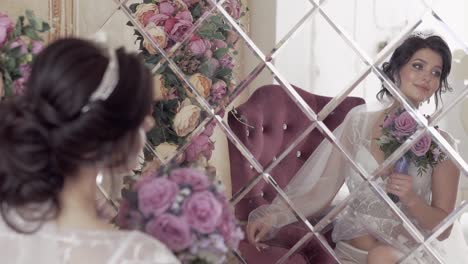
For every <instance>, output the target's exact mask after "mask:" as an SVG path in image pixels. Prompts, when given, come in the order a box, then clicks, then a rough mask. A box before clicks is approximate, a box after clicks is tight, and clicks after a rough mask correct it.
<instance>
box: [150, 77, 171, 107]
mask: <svg viewBox="0 0 468 264" xmlns="http://www.w3.org/2000/svg"><path fill="white" fill-rule="evenodd" d="M168 95H169V89H167V87H166V86H165V85H164V77H163V76H162V75H161V74H156V75H155V76H154V77H153V100H154V101H159V100H165V99H166V98H167V97H168Z"/></svg>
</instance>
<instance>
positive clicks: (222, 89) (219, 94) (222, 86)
mask: <svg viewBox="0 0 468 264" xmlns="http://www.w3.org/2000/svg"><path fill="white" fill-rule="evenodd" d="M226 90H227V85H226V83H225V82H224V81H222V80H218V81H217V82H216V83H215V84H213V87H212V89H211V93H212V94H213V99H214V100H216V101H218V100H221V99H223V98H224V96H225V95H226Z"/></svg>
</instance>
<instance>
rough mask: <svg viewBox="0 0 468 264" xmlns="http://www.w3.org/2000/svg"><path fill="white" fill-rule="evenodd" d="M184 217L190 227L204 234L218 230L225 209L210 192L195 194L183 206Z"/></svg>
mask: <svg viewBox="0 0 468 264" xmlns="http://www.w3.org/2000/svg"><path fill="white" fill-rule="evenodd" d="M183 208H184V216H185V218H186V219H187V222H188V223H189V224H190V226H191V227H192V228H193V229H195V230H197V231H198V232H200V233H202V234H209V233H211V232H214V231H215V230H216V227H217V226H218V224H219V222H220V221H221V215H222V212H223V208H222V206H221V203H220V202H219V201H218V200H217V199H216V197H215V196H214V195H213V193H211V192H210V191H202V192H197V193H194V194H193V195H192V196H191V197H190V198H188V199H187V200H185V202H184V204H183Z"/></svg>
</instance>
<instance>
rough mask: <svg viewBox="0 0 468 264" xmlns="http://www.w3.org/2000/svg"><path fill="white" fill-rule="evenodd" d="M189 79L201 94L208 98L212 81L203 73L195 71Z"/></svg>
mask: <svg viewBox="0 0 468 264" xmlns="http://www.w3.org/2000/svg"><path fill="white" fill-rule="evenodd" d="M189 81H190V82H191V83H192V85H193V86H194V87H195V89H196V90H197V91H198V93H199V94H200V95H202V96H203V97H205V98H207V97H208V96H209V95H210V91H211V85H212V81H211V79H210V78H208V77H206V76H204V75H203V74H201V73H195V74H194V75H192V76H190V79H189Z"/></svg>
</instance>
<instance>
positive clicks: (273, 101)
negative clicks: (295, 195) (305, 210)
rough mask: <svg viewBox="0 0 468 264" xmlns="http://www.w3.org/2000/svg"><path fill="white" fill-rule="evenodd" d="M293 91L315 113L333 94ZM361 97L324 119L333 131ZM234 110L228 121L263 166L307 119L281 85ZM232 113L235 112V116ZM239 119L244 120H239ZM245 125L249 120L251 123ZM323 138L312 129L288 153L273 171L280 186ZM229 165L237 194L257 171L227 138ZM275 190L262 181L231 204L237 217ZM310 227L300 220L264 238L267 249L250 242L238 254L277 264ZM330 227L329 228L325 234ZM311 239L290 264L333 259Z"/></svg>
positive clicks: (268, 199) (243, 217) (266, 88)
mask: <svg viewBox="0 0 468 264" xmlns="http://www.w3.org/2000/svg"><path fill="white" fill-rule="evenodd" d="M295 89H296V91H297V92H298V93H299V95H300V96H302V98H303V99H304V101H305V102H306V103H307V104H308V105H309V106H310V107H311V108H312V109H313V110H314V111H315V112H316V113H318V112H319V111H320V110H321V109H322V108H323V107H324V106H325V105H326V104H327V103H328V102H329V101H330V100H331V99H332V98H331V97H324V96H318V95H313V94H311V93H308V92H306V91H303V90H301V89H299V88H296V87H295ZM363 103H364V100H363V99H362V98H356V97H348V98H346V99H345V100H344V101H343V102H342V103H341V104H340V105H339V106H338V107H337V108H336V109H335V110H334V111H333V112H332V113H331V114H330V115H329V116H328V117H327V118H326V119H325V120H324V123H325V124H326V125H327V126H328V128H329V129H330V130H334V129H335V128H336V127H337V126H338V125H339V124H340V123H341V122H342V121H343V119H344V117H345V116H346V114H347V113H348V112H349V110H350V109H351V108H353V107H355V106H357V105H360V104H363ZM236 110H237V113H236V114H234V113H232V112H230V113H229V116H228V123H229V126H230V127H231V129H232V130H233V131H234V132H235V134H236V135H237V136H238V137H239V139H240V140H241V141H242V142H243V143H244V144H245V145H246V146H247V147H248V148H249V149H250V151H251V152H252V154H253V155H254V157H255V158H256V159H257V160H258V161H259V162H260V164H262V166H265V165H267V164H269V163H270V162H271V160H272V159H273V158H274V157H277V156H278V155H279V154H281V152H282V151H283V150H284V149H285V148H286V147H287V146H289V145H290V144H291V143H292V142H293V141H294V140H295V139H296V137H297V136H298V135H299V134H300V133H301V132H302V131H304V130H305V129H306V127H308V126H309V125H310V124H311V122H310V121H307V120H308V118H307V117H306V116H305V114H304V113H303V112H302V111H301V110H300V109H299V108H298V107H297V106H296V105H295V103H294V102H293V100H291V97H289V96H288V95H287V94H286V92H285V91H284V90H283V88H282V87H281V86H278V85H266V86H262V87H260V88H258V89H257V90H256V91H255V92H254V93H253V94H252V96H251V97H250V98H249V100H248V101H247V102H245V103H244V104H243V105H241V106H239V107H238V108H237V109H236ZM234 115H236V116H234ZM239 117H242V119H243V121H242V122H241V121H239ZM245 123H247V124H249V126H253V128H252V127H249V126H246V125H245ZM322 140H323V136H322V135H321V133H320V132H319V131H317V129H314V130H313V131H312V132H311V133H310V134H309V135H308V136H307V137H306V138H305V139H304V140H303V141H302V142H301V143H300V144H299V145H298V146H297V147H296V148H295V149H294V150H293V151H291V152H290V153H289V154H288V156H287V157H285V158H284V160H283V161H281V163H280V164H279V166H277V167H276V168H275V169H273V171H272V172H271V174H272V176H273V177H274V178H275V180H276V181H277V182H278V184H279V185H280V186H281V187H285V186H286V185H287V183H288V182H289V180H290V178H291V177H292V176H294V174H295V173H296V172H297V171H298V170H299V169H300V167H301V166H302V165H303V164H304V162H305V161H306V160H307V158H308V157H309V156H310V154H312V152H313V151H314V150H315V148H316V147H317V146H318V145H319V144H320V142H321V141H322ZM229 156H230V163H231V178H232V180H231V181H232V193H233V194H235V193H236V192H238V191H239V190H240V189H241V188H242V187H243V186H244V185H245V184H247V183H248V182H249V180H251V179H252V178H253V177H255V176H257V175H258V173H257V172H256V171H255V170H253V169H252V168H251V166H250V164H249V163H248V162H247V161H246V160H245V158H244V156H243V155H242V154H241V153H240V152H239V150H238V149H237V148H236V146H234V145H233V144H231V143H230V142H229ZM275 196H276V191H275V190H274V188H273V187H271V186H270V185H269V184H267V183H265V182H264V181H260V182H259V183H258V184H256V185H255V187H254V188H253V189H252V190H251V191H250V192H249V193H248V194H247V195H246V196H245V197H244V198H243V199H241V200H240V201H239V202H238V203H237V204H236V206H235V210H236V216H237V218H238V219H239V220H240V221H247V219H248V215H249V213H250V212H251V211H252V210H253V209H255V208H257V207H258V206H260V205H262V204H269V203H271V201H272V200H273V199H274V198H275ZM307 233H308V230H307V229H306V228H305V226H304V225H301V224H299V223H293V224H290V225H288V226H286V227H284V228H282V229H281V230H280V231H279V233H278V234H277V235H276V237H275V238H274V239H273V240H271V241H268V242H267V244H268V245H269V247H268V248H267V249H265V250H262V251H261V252H259V251H257V249H256V248H255V247H254V246H253V245H250V244H249V243H248V241H247V240H245V241H242V242H241V244H240V252H241V255H242V256H243V257H244V259H246V260H247V262H248V263H275V262H276V261H277V260H278V259H279V258H281V257H282V256H283V255H284V254H286V252H288V250H289V249H290V248H292V247H293V246H294V244H295V243H296V242H298V241H299V240H300V239H301V238H302V237H303V236H304V235H305V234H307ZM330 233H331V231H330V232H328V234H327V235H328V238H329V235H330ZM320 245H321V244H320V243H319V242H318V241H317V240H316V238H313V239H312V240H310V241H309V242H308V243H306V245H304V246H303V247H301V248H300V250H299V251H298V252H297V253H296V254H294V255H292V256H291V257H290V258H289V259H288V263H321V264H322V263H334V262H335V261H334V259H333V257H331V256H329V255H328V253H327V252H326V251H325V249H323V248H322V247H321V246H320Z"/></svg>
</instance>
